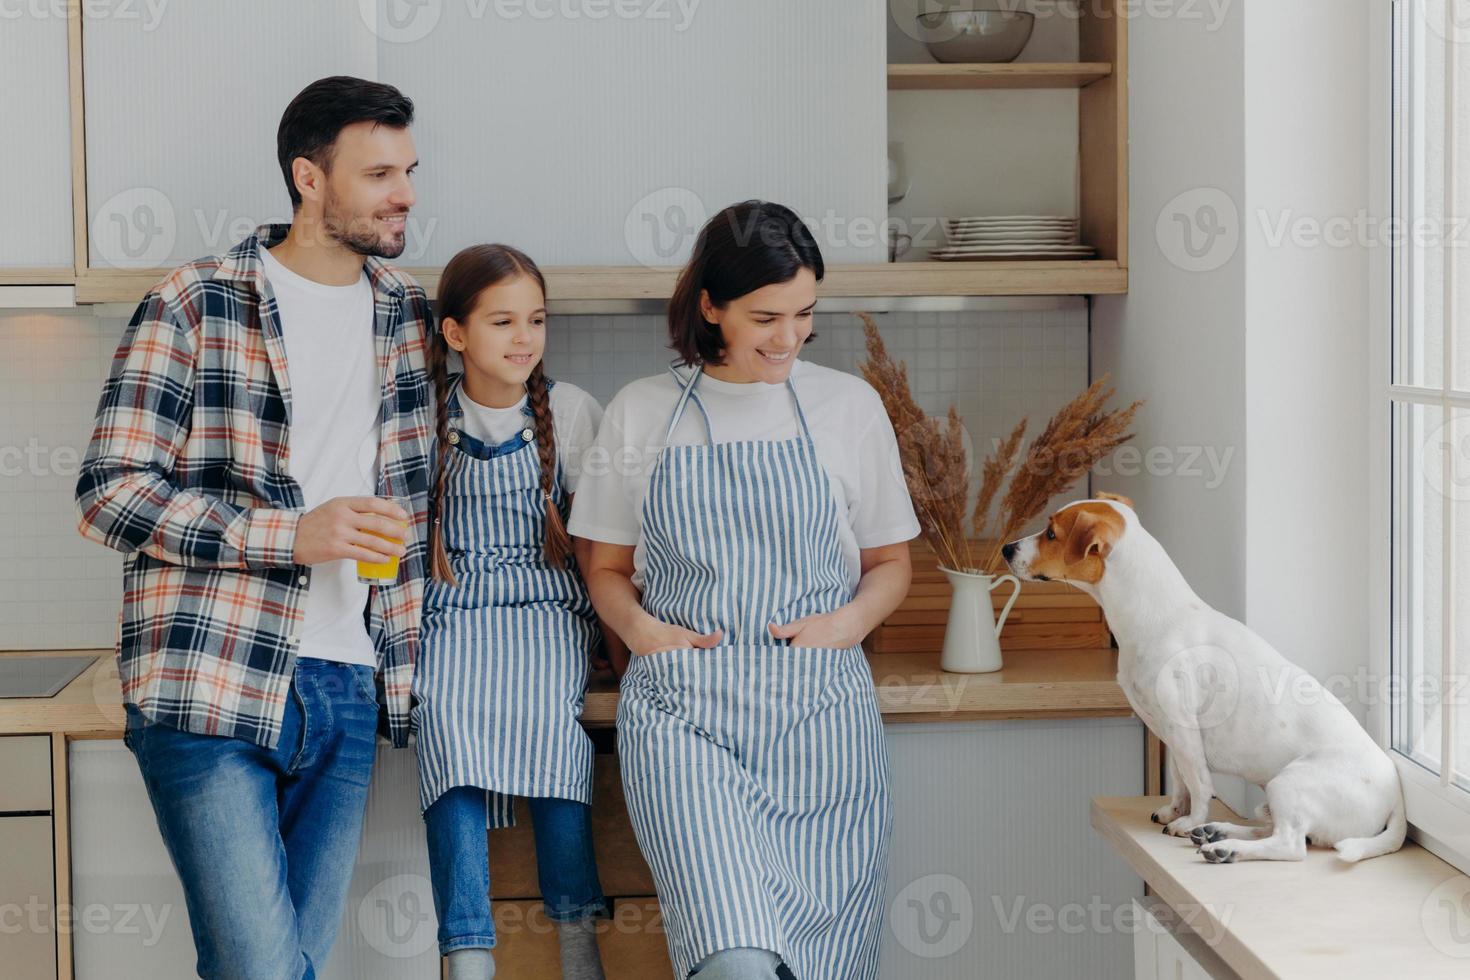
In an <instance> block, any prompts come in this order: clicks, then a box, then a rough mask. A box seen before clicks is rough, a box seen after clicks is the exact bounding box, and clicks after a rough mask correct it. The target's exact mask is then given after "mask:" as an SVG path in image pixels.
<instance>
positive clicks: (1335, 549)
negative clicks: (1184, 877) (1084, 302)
mask: <svg viewBox="0 0 1470 980" xmlns="http://www.w3.org/2000/svg"><path fill="white" fill-rule="evenodd" d="M1370 9H1371V10H1372V11H1376V12H1377V13H1378V14H1381V15H1382V16H1384V17H1387V16H1388V13H1389V7H1388V4H1387V3H1383V2H1378V0H1351V2H1347V3H1344V2H1343V0H1294V2H1292V3H1289V4H1282V3H1274V4H1273V3H1267V2H1265V0H1251V2H1250V3H1249V4H1248V5H1247V7H1246V16H1245V79H1246V89H1245V101H1246V140H1245V158H1246V195H1245V202H1246V207H1245V208H1244V209H1243V212H1242V218H1243V219H1244V227H1245V236H1244V253H1245V260H1246V318H1245V322H1244V336H1245V354H1246V379H1247V385H1246V391H1247V399H1246V425H1247V433H1248V434H1247V440H1248V445H1249V456H1250V466H1249V468H1248V479H1247V488H1246V524H1245V529H1246V556H1247V563H1246V577H1245V582H1246V613H1247V621H1248V622H1249V623H1250V625H1251V626H1252V627H1253V628H1255V629H1256V630H1257V631H1259V632H1260V633H1262V634H1263V635H1265V636H1266V637H1268V638H1269V639H1270V640H1271V641H1272V642H1274V643H1275V644H1276V645H1277V646H1278V647H1279V648H1280V649H1281V650H1282V652H1283V653H1285V654H1286V655H1287V656H1288V657H1290V658H1291V659H1292V660H1295V661H1296V662H1297V663H1299V664H1300V665H1301V666H1303V667H1305V668H1307V669H1308V670H1309V671H1311V672H1312V673H1313V674H1315V675H1316V676H1317V677H1318V678H1327V679H1329V680H1330V681H1332V682H1333V684H1334V692H1335V693H1338V694H1339V696H1345V695H1353V697H1352V707H1353V708H1354V710H1355V711H1357V712H1358V713H1359V715H1360V717H1361V716H1362V712H1363V711H1364V710H1365V708H1366V705H1365V703H1364V701H1363V699H1362V698H1360V697H1357V696H1356V694H1357V692H1356V690H1355V688H1356V685H1353V686H1351V687H1349V686H1346V685H1345V684H1344V686H1342V687H1340V688H1339V687H1337V685H1339V684H1343V682H1345V681H1347V680H1349V679H1352V678H1353V677H1354V675H1355V673H1356V672H1357V671H1359V670H1363V671H1366V669H1367V664H1368V644H1369V636H1368V613H1367V603H1365V602H1364V601H1363V598H1364V596H1366V595H1367V589H1368V587H1367V561H1368V557H1369V556H1368V537H1367V534H1366V533H1365V531H1364V528H1365V523H1366V520H1367V515H1368V506H1369V505H1368V494H1367V487H1366V485H1365V483H1364V480H1363V476H1362V474H1363V465H1362V460H1363V456H1364V454H1365V452H1366V450H1367V427H1368V415H1367V411H1368V405H1367V397H1366V394H1367V393H1366V389H1365V386H1366V383H1367V379H1368V368H1367V364H1368V332H1369V325H1368V319H1367V318H1368V314H1369V297H1368V284H1369V249H1370V247H1374V246H1370V244H1369V243H1368V241H1367V240H1359V239H1361V238H1364V237H1365V236H1364V234H1361V233H1360V232H1359V231H1358V225H1359V222H1357V221H1356V216H1357V215H1359V214H1360V213H1366V211H1367V208H1368V203H1369V200H1368V198H1369V183H1368V181H1369V177H1368V125H1369V113H1368V106H1369V104H1370V103H1369V99H1370V93H1369V84H1370V80H1369V77H1368V73H1367V72H1365V71H1364V70H1363V65H1364V63H1365V60H1366V59H1367V56H1368V17H1369V16H1370ZM1283 92H1290V97H1289V98H1283V97H1282V93H1283ZM1345 222H1351V224H1345ZM1318 227H1322V228H1324V230H1326V231H1328V232H1331V233H1332V234H1333V235H1334V236H1336V235H1341V236H1343V237H1342V238H1341V239H1340V240H1339V242H1338V243H1337V244H1330V243H1329V241H1331V239H1329V238H1328V237H1327V235H1325V234H1324V235H1322V236H1314V234H1313V232H1314V230H1315V229H1316V228H1318ZM1363 227H1365V228H1366V229H1368V232H1367V237H1368V238H1370V239H1371V235H1372V231H1371V229H1372V228H1374V227H1375V225H1373V223H1371V222H1370V223H1368V224H1367V225H1364V226H1363ZM1283 229H1285V232H1284V234H1283ZM1319 238H1321V239H1323V240H1319Z"/></svg>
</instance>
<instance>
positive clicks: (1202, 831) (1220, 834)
mask: <svg viewBox="0 0 1470 980" xmlns="http://www.w3.org/2000/svg"><path fill="white" fill-rule="evenodd" d="M1226 836H1227V835H1226V833H1225V831H1223V830H1221V829H1220V825H1219V824H1213V823H1202V824H1200V825H1199V826H1198V827H1196V828H1194V829H1193V830H1191V831H1190V832H1189V839H1190V840H1191V841H1193V842H1194V843H1195V844H1197V845H1202V844H1213V843H1215V841H1220V840H1225V839H1226Z"/></svg>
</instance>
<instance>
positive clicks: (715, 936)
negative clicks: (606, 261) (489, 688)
mask: <svg viewBox="0 0 1470 980" xmlns="http://www.w3.org/2000/svg"><path fill="white" fill-rule="evenodd" d="M675 376H676V377H678V373H677V372H675ZM699 377H700V372H698V371H696V372H695V373H694V374H693V376H692V377H691V378H690V379H689V380H688V381H687V382H685V384H684V390H683V392H682V394H681V396H680V399H679V403H678V405H677V406H676V407H675V409H674V412H673V416H672V418H671V419H670V421H669V428H668V433H667V434H666V436H665V440H664V442H665V446H664V448H663V449H662V450H661V452H660V454H659V456H658V459H657V462H656V463H655V464H654V469H653V472H652V474H651V475H650V478H649V483H648V491H647V495H646V497H645V499H644V505H643V541H644V547H645V554H646V562H645V569H644V576H645V582H644V590H643V607H644V608H645V609H646V610H647V611H648V612H649V613H650V614H651V615H653V616H655V617H657V618H658V619H661V620H663V621H665V622H669V623H674V624H676V625H679V626H683V627H685V628H687V629H690V630H693V631H694V632H696V633H708V632H711V631H713V630H715V629H723V630H724V631H725V635H724V637H723V639H722V641H721V643H720V645H719V646H717V647H715V648H714V649H710V650H693V649H681V650H669V651H664V652H659V653H652V654H647V655H645V656H639V657H635V658H634V659H633V661H632V663H631V664H630V665H629V667H628V672H627V674H626V675H624V677H623V682H622V694H621V698H620V701H619V705H618V719H617V721H618V753H619V760H620V762H621V765H622V776H623V788H624V793H625V795H626V797H627V801H628V813H629V816H630V817H631V818H632V822H633V829H634V831H635V832H636V834H637V837H638V844H639V846H640V847H641V848H642V850H643V854H644V856H645V857H646V858H647V859H648V863H649V865H650V866H651V868H652V869H653V875H654V882H655V885H656V887H657V889H658V898H659V905H660V908H661V910H662V912H663V918H664V925H665V927H666V928H667V930H668V940H669V952H670V955H671V957H672V959H673V962H674V967H675V975H676V976H677V977H685V976H687V975H688V974H689V972H690V970H692V969H693V968H694V966H695V964H697V963H698V962H699V961H700V960H701V959H703V958H704V957H705V956H708V955H709V954H711V953H713V952H716V951H718V950H721V949H728V948H731V947H736V946H756V947H761V948H764V949H769V950H774V951H775V952H777V953H780V954H781V956H782V958H783V959H784V960H785V961H786V964H787V966H788V967H789V968H790V969H791V970H792V971H793V972H794V973H795V975H796V977H797V978H798V980H859V978H872V977H876V976H877V970H878V939H879V933H880V926H881V922H882V901H883V879H884V873H885V870H886V868H887V859H888V840H889V835H890V830H891V827H892V808H891V804H890V802H889V797H888V763H887V756H886V751H885V747H884V740H883V725H882V721H881V719H880V717H879V714H878V705H877V699H876V697H875V694H874V690H873V678H872V674H871V672H870V671H869V669H868V665H867V661H866V660H865V659H864V657H863V651H862V648H861V647H860V646H854V647H851V648H847V649H841V648H825V647H793V646H790V645H788V643H787V641H785V640H776V639H774V638H772V637H771V635H770V633H769V631H768V630H767V625H768V624H770V623H785V622H789V621H790V620H793V619H798V618H800V617H802V616H808V615H812V614H815V613H823V612H829V611H831V610H834V609H836V608H838V607H839V606H842V605H844V604H845V603H847V602H849V601H850V600H851V599H852V589H851V587H850V586H849V584H848V579H847V570H846V567H845V565H844V563H843V558H842V553H841V549H840V545H839V543H838V537H837V526H838V525H837V522H838V521H839V520H841V519H842V517H841V515H840V514H839V513H838V509H837V505H836V502H835V501H834V499H833V497H832V491H831V487H830V486H829V485H828V482H827V479H828V478H827V475H826V473H825V472H824V471H823V469H822V466H821V464H820V462H819V461H818V459H817V453H816V447H815V446H814V445H813V443H812V438H811V432H810V430H809V429H808V428H807V422H806V416H805V415H804V413H803V412H802V409H801V402H800V400H799V399H797V397H796V389H795V387H794V386H792V385H791V382H790V380H789V379H788V381H787V388H788V389H789V390H790V392H791V397H792V400H793V402H794V403H795V406H796V415H797V418H798V419H799V420H800V422H801V430H802V434H801V435H800V436H798V437H796V438H794V439H790V440H786V441H748V442H727V443H719V444H712V445H691V446H669V445H667V443H668V437H669V436H671V435H672V434H673V431H674V426H675V425H677V424H678V421H679V417H680V415H681V413H682V412H683V410H684V407H685V405H686V403H687V402H688V401H689V400H690V396H691V394H692V393H693V391H694V386H695V384H697V383H698V380H699ZM680 380H681V381H683V379H682V378H681V379H680ZM693 400H694V402H695V404H696V405H697V406H698V408H699V410H700V413H701V414H703V415H704V418H705V429H706V431H708V430H709V416H708V415H707V414H705V412H704V406H703V404H702V403H701V402H700V399H699V396H698V395H697V394H695V395H693ZM711 438H712V437H711Z"/></svg>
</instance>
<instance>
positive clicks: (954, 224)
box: [943, 218, 1078, 228]
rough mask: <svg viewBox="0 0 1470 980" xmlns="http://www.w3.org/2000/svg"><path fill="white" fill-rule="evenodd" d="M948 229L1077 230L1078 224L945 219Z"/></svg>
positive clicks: (1015, 220)
mask: <svg viewBox="0 0 1470 980" xmlns="http://www.w3.org/2000/svg"><path fill="white" fill-rule="evenodd" d="M943 224H944V227H946V228H996V227H1001V228H1076V227H1077V226H1078V222H1076V221H1074V220H1070V219H1060V218H1059V219H1057V220H1055V221H1043V220H1035V221H1023V220H1020V219H1014V218H995V219H992V220H989V221H981V220H978V219H962V220H953V219H950V218H945V219H944V221H943Z"/></svg>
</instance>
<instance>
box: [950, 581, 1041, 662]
mask: <svg viewBox="0 0 1470 980" xmlns="http://www.w3.org/2000/svg"><path fill="white" fill-rule="evenodd" d="M939 570H940V571H941V572H943V573H944V575H945V577H946V578H948V579H949V584H950V585H951V586H953V587H954V598H953V600H952V601H951V602H950V605H949V621H948V623H946V624H945V627H944V653H943V654H942V656H941V657H940V659H939V666H940V667H942V668H943V669H945V670H947V671H950V672H951V673H955V674H985V673H989V672H990V671H992V670H1000V668H1001V661H1000V631H1001V628H1002V627H1004V626H1005V624H1006V617H1007V616H1009V615H1010V613H1011V607H1012V606H1014V605H1015V604H1016V597H1017V596H1019V595H1020V594H1021V582H1020V580H1019V579H1017V578H1016V577H1015V576H1014V575H981V574H979V573H977V572H956V571H954V570H952V569H949V568H944V567H941V568H940V569H939ZM1002 582H1010V583H1011V584H1012V585H1013V586H1015V588H1013V589H1012V590H1011V597H1010V599H1009V600H1007V602H1006V604H1005V608H1003V609H1002V610H1001V611H1000V621H999V622H997V621H996V618H995V616H994V613H993V609H992V603H991V601H990V593H991V591H992V590H993V589H994V588H995V587H996V586H997V585H1000V584H1001V583H1002Z"/></svg>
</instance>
